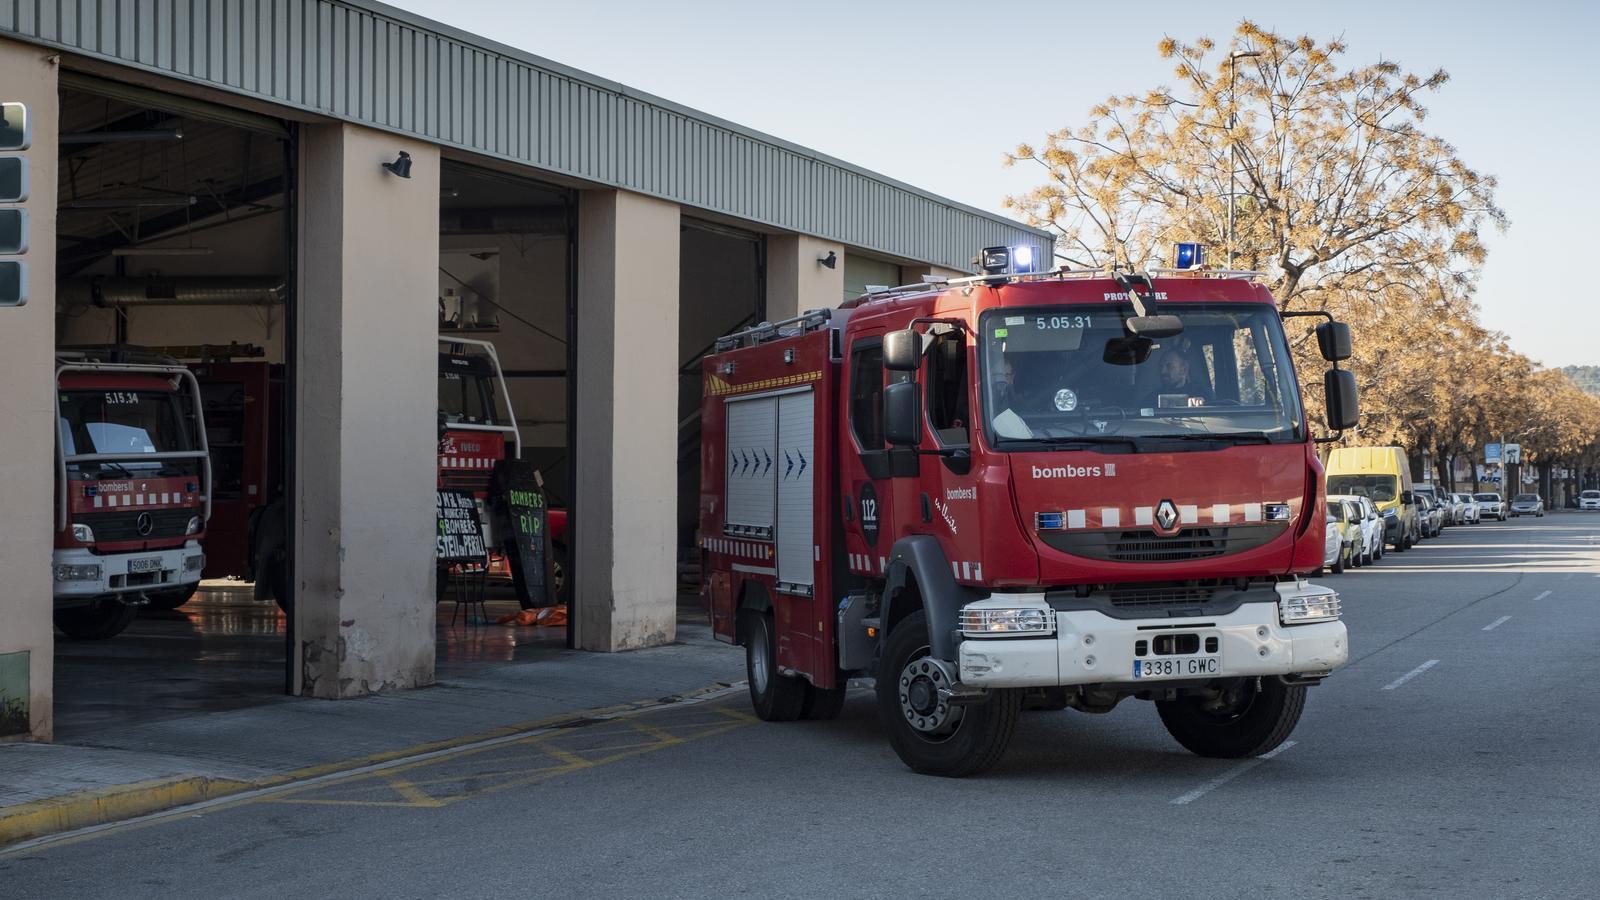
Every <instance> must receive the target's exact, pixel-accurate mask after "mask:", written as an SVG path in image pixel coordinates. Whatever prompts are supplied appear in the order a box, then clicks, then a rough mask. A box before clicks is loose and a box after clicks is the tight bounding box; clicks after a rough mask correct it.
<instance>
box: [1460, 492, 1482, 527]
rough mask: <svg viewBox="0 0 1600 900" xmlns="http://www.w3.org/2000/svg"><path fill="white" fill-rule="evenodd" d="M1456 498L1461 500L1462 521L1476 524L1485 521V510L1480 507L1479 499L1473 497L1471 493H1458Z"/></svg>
mask: <svg viewBox="0 0 1600 900" xmlns="http://www.w3.org/2000/svg"><path fill="white" fill-rule="evenodd" d="M1455 498H1456V499H1457V500H1460V501H1461V521H1462V522H1463V523H1466V524H1471V525H1476V524H1478V523H1479V522H1481V521H1483V511H1482V510H1481V509H1479V507H1478V501H1476V500H1474V499H1472V495H1471V494H1456V495H1455Z"/></svg>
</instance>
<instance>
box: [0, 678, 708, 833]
mask: <svg viewBox="0 0 1600 900" xmlns="http://www.w3.org/2000/svg"><path fill="white" fill-rule="evenodd" d="M738 683H739V682H736V683H735V685H736V684H738ZM732 686H734V685H727V684H723V683H721V682H718V683H716V684H712V685H707V686H706V687H702V688H697V689H695V690H692V691H685V692H683V693H681V694H672V695H670V697H663V698H660V699H656V700H635V701H632V702H630V703H619V704H617V705H615V706H600V707H594V708H591V709H583V710H578V711H576V712H567V713H558V714H556V715H553V716H546V717H545V718H543V719H534V720H532V721H530V722H522V723H519V724H516V725H507V726H504V727H501V728H494V729H490V730H489V731H482V732H478V733H476V734H467V735H461V736H459V737H453V738H447V739H445V740H440V741H431V742H429V743H426V744H417V745H415V746H412V747H406V748H404V749H401V750H386V751H383V752H381V753H369V754H366V755H364V756H356V757H351V758H350V759H342V760H338V761H337V762H331V763H323V764H320V765H315V766H307V767H305V768H301V769H295V770H294V771H291V772H286V773H284V774H282V775H274V776H272V777H270V778H263V779H260V780H257V781H233V780H230V779H226V778H211V777H207V776H203V775H191V776H175V777H172V778H156V779H151V780H149V781H139V782H134V783H132V784H119V785H114V786H112V787H107V788H100V789H96V790H92V791H80V792H78V793H75V794H65V795H62V796H60V797H50V798H48V799H45V800H34V801H30V802H28V803H21V804H18V805H16V806H12V807H4V808H0V851H3V850H4V849H5V848H6V847H7V846H8V845H10V844H15V843H19V842H21V841H25V840H29V839H31V838H38V837H44V836H46V835H51V834H59V833H61V832H65V831H75V830H77V829H80V828H88V827H91V826H95V825H107V824H111V823H113V822H119V821H122V820H124V819H135V818H139V817H140V816H147V815H151V814H153V813H158V812H161V811H163V810H167V809H173V808H176V807H179V806H187V805H189V804H191V803H200V802H203V801H206V800H216V799H220V798H223V797H227V796H229V795H230V794H238V793H242V792H244V791H251V790H259V789H262V788H272V787H279V786H282V785H285V784H290V783H292V782H296V781H304V780H306V779H310V778H320V777H324V776H328V775H335V774H338V773H339V772H344V771H350V770H355V769H361V768H365V767H368V766H372V765H378V764H381V763H385V762H389V761H390V760H396V759H404V758H406V757H409V756H416V755H419V754H424V753H437V752H439V751H441V750H449V749H451V748H454V747H462V746H466V745H468V744H476V743H479V742H482V741H486V740H493V739H494V738H498V737H506V736H508V735H514V734H519V733H522V732H525V731H533V730H536V729H541V728H543V729H549V728H555V727H560V726H563V725H570V724H574V723H577V722H581V721H583V720H584V719H589V718H594V717H597V716H612V715H616V714H618V713H626V712H632V711H636V710H642V709H649V708H652V707H663V708H664V707H669V706H673V705H675V704H677V703H680V702H683V701H685V700H693V699H696V698H698V697H701V696H704V695H706V694H711V693H715V692H717V691H725V690H727V689H728V688H729V687H732Z"/></svg>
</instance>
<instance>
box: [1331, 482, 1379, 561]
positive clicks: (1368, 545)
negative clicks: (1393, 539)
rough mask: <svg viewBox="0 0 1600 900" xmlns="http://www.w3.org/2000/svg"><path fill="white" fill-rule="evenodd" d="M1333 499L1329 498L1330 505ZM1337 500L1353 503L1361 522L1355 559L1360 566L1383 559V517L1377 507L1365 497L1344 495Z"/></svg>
mask: <svg viewBox="0 0 1600 900" xmlns="http://www.w3.org/2000/svg"><path fill="white" fill-rule="evenodd" d="M1334 499H1336V498H1334V497H1329V498H1328V501H1329V502H1330V503H1331V502H1332V501H1333V500H1334ZM1337 499H1339V500H1341V501H1344V502H1346V503H1353V504H1355V507H1356V512H1357V513H1358V514H1359V517H1360V522H1361V537H1362V540H1361V544H1360V546H1359V548H1358V552H1357V554H1356V555H1357V557H1358V558H1359V559H1360V563H1359V564H1360V565H1363V566H1365V565H1370V564H1372V563H1373V562H1375V561H1377V560H1379V559H1382V558H1383V516H1381V515H1379V514H1378V506H1377V504H1375V503H1373V502H1372V500H1371V499H1369V498H1367V497H1359V496H1354V495H1345V496H1341V497H1338V498H1337Z"/></svg>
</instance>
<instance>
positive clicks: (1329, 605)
mask: <svg viewBox="0 0 1600 900" xmlns="http://www.w3.org/2000/svg"><path fill="white" fill-rule="evenodd" d="M1286 589H1287V590H1286ZM1338 618H1339V594H1338V592H1337V591H1334V590H1333V589H1332V588H1326V587H1322V586H1321V585H1312V584H1305V583H1303V582H1297V583H1295V584H1280V585H1278V621H1279V622H1281V623H1283V624H1284V625H1306V624H1309V623H1312V622H1332V621H1334V620H1336V619H1338Z"/></svg>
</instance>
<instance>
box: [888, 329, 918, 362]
mask: <svg viewBox="0 0 1600 900" xmlns="http://www.w3.org/2000/svg"><path fill="white" fill-rule="evenodd" d="M922 348H923V343H922V335H921V333H919V332H918V331H917V330H916V329H915V328H907V329H906V330H904V331H891V332H889V333H888V334H886V335H884V336H883V367H884V368H885V369H888V370H889V371H891V372H915V371H916V370H917V367H918V366H920V365H922Z"/></svg>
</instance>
